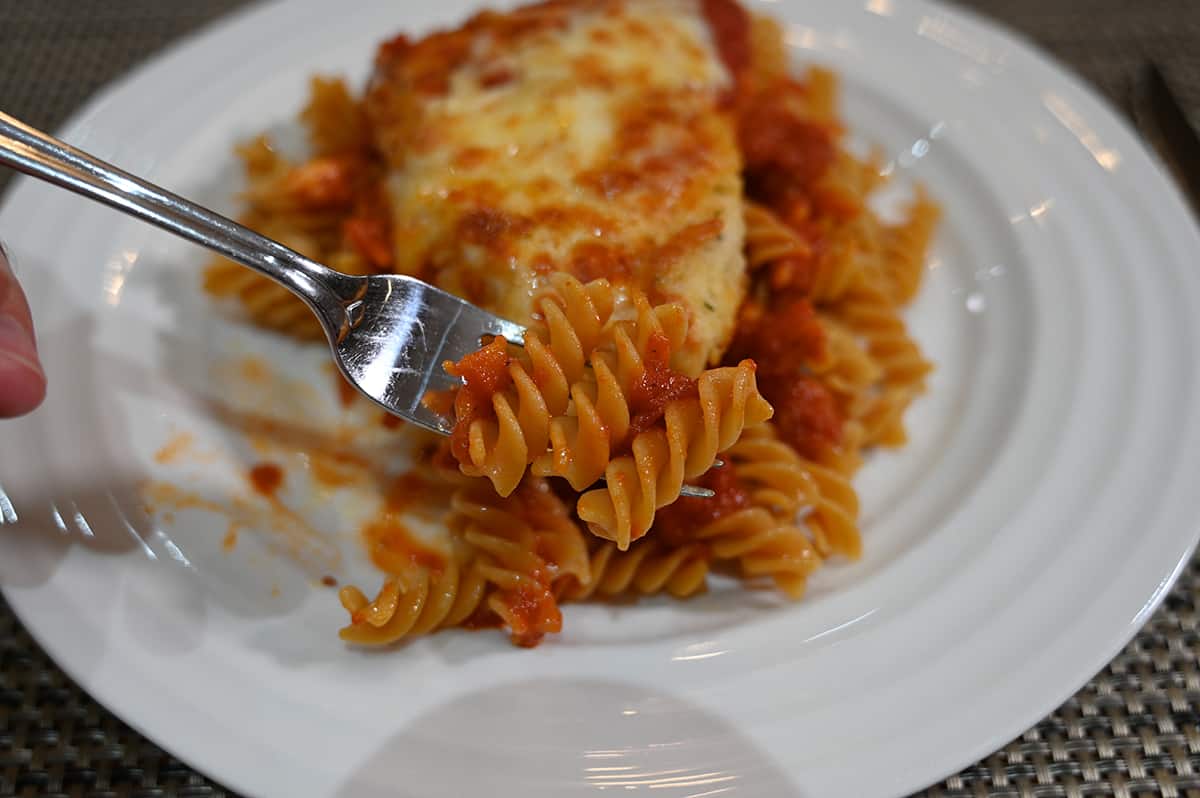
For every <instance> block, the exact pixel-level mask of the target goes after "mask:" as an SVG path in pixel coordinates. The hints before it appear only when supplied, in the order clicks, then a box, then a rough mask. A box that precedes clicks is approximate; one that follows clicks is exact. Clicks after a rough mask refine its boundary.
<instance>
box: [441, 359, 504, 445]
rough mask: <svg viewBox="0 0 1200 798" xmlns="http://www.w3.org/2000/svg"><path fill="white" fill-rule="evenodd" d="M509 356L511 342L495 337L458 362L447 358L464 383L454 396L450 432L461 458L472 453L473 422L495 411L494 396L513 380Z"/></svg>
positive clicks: (447, 369)
mask: <svg viewBox="0 0 1200 798" xmlns="http://www.w3.org/2000/svg"><path fill="white" fill-rule="evenodd" d="M510 360H511V358H510V357H509V354H508V342H507V341H505V340H504V339H503V338H496V339H495V340H493V341H492V342H491V343H490V344H488V345H487V346H485V347H483V348H482V349H480V350H479V351H477V352H472V353H470V354H469V355H467V356H465V357H464V358H463V359H462V360H460V361H458V362H457V363H451V362H449V361H447V363H446V366H445V367H446V371H447V372H448V373H450V374H451V375H452V376H455V377H461V378H462V380H463V383H464V384H463V386H462V388H460V389H459V390H458V393H457V394H456V395H455V397H454V419H455V421H454V431H453V432H452V433H451V435H450V448H451V451H452V452H453V453H454V457H455V459H457V460H458V461H459V462H464V461H466V460H467V458H468V456H469V455H468V450H469V447H470V440H469V438H468V436H469V434H470V429H471V424H472V423H473V422H474V421H475V419H477V418H490V417H491V416H492V415H493V413H494V411H493V409H492V396H494V395H495V394H496V393H497V392H499V391H502V390H504V389H505V388H507V387H508V384H509V382H510V381H511V380H512V377H510V376H509V373H508V364H509V361H510Z"/></svg>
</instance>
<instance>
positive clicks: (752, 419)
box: [576, 361, 772, 551]
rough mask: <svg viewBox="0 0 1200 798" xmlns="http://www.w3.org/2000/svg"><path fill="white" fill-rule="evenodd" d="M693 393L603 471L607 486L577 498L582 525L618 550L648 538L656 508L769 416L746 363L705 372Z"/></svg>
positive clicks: (671, 499)
mask: <svg viewBox="0 0 1200 798" xmlns="http://www.w3.org/2000/svg"><path fill="white" fill-rule="evenodd" d="M697 388H698V393H699V396H698V400H697V401H684V400H677V401H674V402H671V403H670V404H668V405H667V407H666V410H665V413H664V415H663V418H664V421H665V424H664V425H663V427H662V428H656V429H651V430H647V431H646V432H643V433H640V434H639V435H638V436H637V437H636V438H634V439H633V445H632V447H631V448H632V452H631V454H628V455H624V456H622V457H618V458H615V459H614V460H612V462H610V463H609V464H608V467H607V468H606V469H605V471H604V477H605V483H606V484H605V486H604V487H602V488H596V489H594V490H590V491H588V492H586V493H584V494H583V495H582V496H581V497H580V498H579V504H578V505H577V506H576V510H577V512H578V513H579V517H580V519H582V520H583V521H585V522H586V523H587V525H588V528H589V529H590V530H591V531H592V533H593V534H595V535H597V536H599V537H602V538H605V539H607V540H612V541H614V542H615V543H616V544H617V548H618V549H620V550H622V551H623V550H625V549H627V548H629V544H630V543H631V542H632V541H634V540H637V539H638V538H640V537H641V536H642V535H644V534H646V532H647V531H648V530H649V529H650V525H651V524H652V523H654V514H655V512H657V510H658V509H659V508H660V507H665V506H666V505H668V504H670V503H672V502H674V501H675V500H676V499H678V498H679V491H680V489H681V488H682V487H683V483H684V480H688V479H694V478H695V477H698V476H700V475H701V474H703V473H704V472H705V471H707V470H708V469H709V467H710V466H711V465H712V463H713V461H714V460H715V459H716V457H717V455H718V454H719V453H721V452H723V451H725V450H726V449H728V448H729V447H730V446H732V445H733V444H734V443H735V442H736V441H737V439H738V438H739V437H740V436H741V434H742V430H744V429H746V428H747V427H753V426H754V425H756V424H760V423H762V422H764V421H766V420H767V419H769V418H770V417H771V412H772V411H771V406H770V405H769V404H767V402H766V400H764V399H763V398H762V396H761V395H760V394H759V393H758V389H757V387H756V385H755V381H754V364H753V363H752V362H750V361H743V362H742V363H740V364H739V365H737V366H734V367H726V368H719V369H712V370H710V371H707V372H705V373H704V374H702V375H700V378H699V379H698V380H697Z"/></svg>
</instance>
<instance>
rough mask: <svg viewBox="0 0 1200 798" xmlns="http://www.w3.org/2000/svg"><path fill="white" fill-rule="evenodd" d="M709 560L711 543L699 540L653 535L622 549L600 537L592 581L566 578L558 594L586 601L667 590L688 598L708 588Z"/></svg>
mask: <svg viewBox="0 0 1200 798" xmlns="http://www.w3.org/2000/svg"><path fill="white" fill-rule="evenodd" d="M709 560H710V552H709V549H708V547H706V546H704V545H703V544H700V543H690V544H685V545H682V546H670V545H667V544H665V543H663V542H662V541H660V540H658V539H657V538H655V537H653V536H652V537H649V538H646V539H644V540H639V541H638V542H637V543H634V544H633V545H632V546H630V547H629V549H628V550H627V551H620V550H619V549H618V548H617V545H616V544H615V543H613V542H612V541H608V540H604V541H598V545H596V546H595V547H594V549H593V551H592V555H591V561H590V566H591V576H592V580H591V582H590V583H582V582H580V581H578V580H577V579H566V580H564V581H563V583H562V587H561V589H560V593H559V597H560V598H561V600H563V601H586V600H588V599H594V598H615V597H618V596H624V595H643V596H649V595H653V594H656V593H667V594H669V595H671V596H673V597H675V598H686V597H688V596H691V595H694V594H696V593H700V592H702V591H703V590H704V589H705V582H706V579H707V577H708V571H709Z"/></svg>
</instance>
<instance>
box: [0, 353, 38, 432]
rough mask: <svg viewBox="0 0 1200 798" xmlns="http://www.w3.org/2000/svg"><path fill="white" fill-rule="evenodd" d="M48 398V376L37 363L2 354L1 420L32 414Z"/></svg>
mask: <svg viewBox="0 0 1200 798" xmlns="http://www.w3.org/2000/svg"><path fill="white" fill-rule="evenodd" d="M45 398H46V375H45V374H44V373H43V372H42V370H41V369H40V368H39V367H38V366H37V364H36V363H30V362H29V361H27V360H25V359H24V358H22V357H20V356H17V355H13V354H12V353H9V352H0V418H15V417H16V416H23V415H25V414H26V413H29V412H31V411H32V410H34V409H35V408H37V406H38V405H40V404H41V403H42V400H43V399H45Z"/></svg>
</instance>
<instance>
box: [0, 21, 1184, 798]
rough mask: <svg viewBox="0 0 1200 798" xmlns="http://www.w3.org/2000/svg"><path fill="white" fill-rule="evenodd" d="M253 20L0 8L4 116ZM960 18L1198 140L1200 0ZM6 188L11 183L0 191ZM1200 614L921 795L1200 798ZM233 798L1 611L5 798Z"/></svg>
mask: <svg viewBox="0 0 1200 798" xmlns="http://www.w3.org/2000/svg"><path fill="white" fill-rule="evenodd" d="M244 3H245V0H193V1H192V2H188V3H174V2H161V1H160V0H120V2H109V0H38V1H37V2H29V0H0V109H2V110H4V111H6V112H8V113H11V114H13V115H14V116H16V117H18V118H20V119H24V120H26V121H28V122H29V123H31V124H33V125H35V126H38V127H41V128H44V129H54V128H56V127H58V126H59V125H60V124H62V122H63V121H64V120H65V119H66V118H67V116H68V115H69V114H70V113H71V112H72V111H74V110H75V109H76V108H77V107H79V105H80V104H82V103H83V102H84V101H85V100H86V99H87V98H88V97H89V96H90V95H91V94H92V93H93V92H94V91H95V90H96V89H98V88H100V87H101V86H103V85H104V84H106V83H108V82H109V81H111V80H113V79H114V78H117V77H119V76H120V75H122V74H123V73H124V72H126V71H127V70H128V69H129V68H130V67H131V66H132V65H134V64H137V63H138V62H140V61H142V60H144V59H145V58H147V57H149V56H151V55H153V54H154V53H156V52H158V51H159V50H161V49H162V48H163V47H165V46H167V45H169V44H170V43H171V42H173V41H175V40H176V39H178V38H179V37H180V36H182V35H184V34H186V33H188V32H189V31H192V30H194V29H196V28H197V27H199V26H201V25H204V24H205V23H207V22H209V21H211V20H213V19H215V18H217V17H219V16H221V15H222V14H225V13H227V12H229V11H230V10H232V9H234V8H237V7H240V6H242V5H244ZM960 5H964V6H968V7H970V8H973V9H975V10H976V11H978V12H981V13H983V14H987V15H989V16H991V17H993V18H995V19H998V20H1000V21H1002V22H1004V23H1005V24H1007V25H1008V26H1010V27H1011V28H1014V29H1016V30H1017V31H1019V32H1021V33H1023V34H1025V35H1027V36H1028V37H1030V38H1032V39H1033V40H1035V41H1036V42H1037V43H1039V44H1040V45H1041V46H1042V47H1044V48H1045V49H1047V50H1049V51H1050V52H1051V53H1053V54H1054V55H1055V56H1057V57H1058V58H1059V59H1060V60H1061V61H1062V62H1064V63H1065V64H1066V65H1067V66H1069V67H1071V68H1073V69H1074V70H1076V71H1077V72H1078V73H1079V74H1081V75H1082V76H1083V77H1084V78H1086V79H1087V80H1089V81H1091V82H1092V83H1093V84H1094V85H1095V86H1097V87H1098V88H1099V89H1100V90H1101V91H1102V92H1103V93H1104V94H1106V95H1107V96H1108V97H1109V99H1110V100H1111V101H1112V102H1113V103H1114V105H1115V106H1116V107H1117V108H1118V109H1119V110H1121V111H1122V112H1124V113H1126V114H1128V115H1129V116H1130V117H1131V118H1133V119H1134V120H1135V122H1137V123H1139V124H1140V125H1144V124H1145V118H1144V116H1143V114H1142V113H1140V111H1141V109H1142V107H1143V104H1142V99H1141V98H1142V96H1143V94H1144V91H1145V89H1144V82H1145V81H1144V75H1145V72H1146V69H1147V68H1148V66H1149V65H1150V64H1151V63H1152V62H1153V63H1155V64H1157V65H1158V67H1159V68H1160V70H1161V72H1162V73H1163V74H1164V76H1165V78H1166V81H1167V84H1168V85H1169V86H1170V88H1171V89H1172V91H1173V92H1174V94H1175V96H1176V98H1177V100H1178V103H1179V105H1180V106H1181V108H1182V110H1183V112H1184V114H1185V115H1186V117H1187V118H1188V119H1189V120H1190V121H1191V123H1192V125H1193V127H1196V126H1200V0H1139V1H1137V2H1133V1H1131V0H1077V1H1076V2H1071V0H960ZM1143 131H1144V132H1145V133H1146V134H1147V135H1148V137H1149V138H1151V139H1152V140H1153V139H1154V138H1155V136H1154V135H1153V131H1152V130H1151V129H1150V128H1149V127H1143ZM7 181H8V175H6V174H5V175H0V191H2V190H3V188H4V186H5V184H6V183H7ZM0 232H2V231H0ZM1131 534H1135V532H1134V531H1133V530H1131ZM1198 605H1200V557H1198V558H1197V559H1196V560H1194V561H1193V562H1192V563H1191V566H1190V567H1189V568H1188V569H1187V570H1186V571H1185V573H1184V574H1183V576H1182V577H1181V578H1180V580H1179V584H1178V585H1177V586H1176V587H1175V590H1174V591H1173V592H1172V593H1171V595H1170V596H1169V597H1168V598H1167V600H1166V602H1165V603H1164V605H1163V607H1162V608H1161V609H1160V610H1159V611H1158V613H1157V614H1156V615H1155V616H1154V617H1153V618H1152V619H1151V620H1150V622H1149V623H1148V624H1147V625H1146V628H1145V629H1144V630H1143V631H1142V632H1141V634H1139V635H1138V636H1137V638H1136V639H1135V640H1134V641H1133V642H1132V643H1130V644H1129V646H1128V647H1127V648H1126V649H1125V650H1124V651H1123V652H1122V653H1121V654H1120V655H1119V656H1118V657H1117V658H1116V659H1114V660H1113V661H1112V662H1111V663H1110V664H1109V665H1108V667H1106V668H1105V669H1104V671H1102V672H1101V673H1099V674H1098V675H1097V676H1096V677H1095V678H1094V679H1092V681H1091V682H1089V683H1088V684H1087V685H1086V686H1085V687H1084V688H1083V689H1082V690H1080V691H1079V692H1078V693H1077V694H1076V695H1075V696H1074V697H1073V698H1071V699H1070V700H1069V701H1067V702H1066V703H1065V704H1063V705H1062V706H1061V707H1059V708H1058V709H1057V710H1055V711H1054V712H1053V713H1052V714H1051V715H1050V716H1048V717H1047V718H1045V719H1044V720H1043V721H1042V722H1041V723H1039V724H1038V725H1037V726H1035V727H1034V728H1032V729H1030V730H1029V731H1028V732H1026V733H1025V734H1023V735H1022V736H1021V737H1020V738H1018V739H1016V740H1014V741H1012V742H1011V743H1009V744H1008V745H1007V746H1005V747H1004V748H1003V749H1002V750H1000V751H997V752H996V753H994V754H992V755H991V756H989V757H988V758H987V759H985V760H983V761H981V762H979V763H977V764H975V765H973V766H971V767H969V768H967V769H966V770H964V771H962V772H961V773H959V774H957V775H955V776H953V777H951V778H949V779H947V780H946V781H945V782H943V783H941V784H939V785H936V786H934V787H932V788H930V789H929V790H928V791H927V793H926V794H927V795H930V796H1014V797H1015V796H1020V797H1021V798H1024V797H1025V796H1037V798H1050V797H1051V796H1068V797H1070V798H1075V796H1108V795H1113V796H1133V795H1166V796H1176V795H1178V796H1188V797H1189V798H1200V624H1198V622H1197V606H1198ZM216 775H219V774H216ZM231 794H232V793H231V792H230V791H229V790H226V789H225V788H223V787H221V786H220V784H219V783H217V782H215V781H213V780H211V779H209V778H207V777H206V776H203V775H201V774H199V773H196V772H195V771H193V770H191V769H190V768H188V767H187V766H186V765H183V764H182V763H180V762H179V761H178V760H176V759H175V758H174V757H172V756H171V755H169V754H167V753H166V752H164V751H163V750H162V749H160V748H158V747H157V746H156V745H155V744H154V743H152V742H150V741H149V740H147V739H145V738H144V737H142V736H141V735H139V734H138V733H137V732H135V731H133V730H132V729H130V728H129V727H128V726H126V725H125V724H124V723H122V722H121V721H120V720H118V719H117V718H116V717H114V716H113V715H112V714H111V713H109V712H108V711H106V710H105V709H103V708H102V707H100V706H99V705H98V704H97V703H96V702H95V701H93V700H92V699H91V698H90V697H89V696H88V695H87V694H86V693H85V692H84V691H83V690H81V689H80V688H79V687H78V686H76V685H75V684H74V683H72V682H71V680H70V679H68V678H67V677H66V676H65V675H64V674H63V673H62V671H60V670H59V669H58V668H57V667H56V666H55V665H54V663H53V662H51V661H50V659H49V658H48V657H47V656H46V654H45V653H44V652H43V651H42V650H41V649H40V648H39V647H38V646H37V644H36V643H34V642H33V640H31V639H30V637H29V635H28V634H27V633H26V632H25V630H24V629H23V628H22V627H21V624H20V623H19V622H18V621H17V620H16V618H14V617H13V614H12V612H11V610H10V609H9V608H8V606H7V605H6V604H5V603H4V601H3V599H0V796H8V795H20V796H25V795H50V796H60V795H61V796H95V797H96V798H99V797H100V796H145V797H147V798H148V797H149V796H168V795H176V796H195V797H197V798H198V797H199V796H205V797H208V796H223V795H231Z"/></svg>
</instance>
